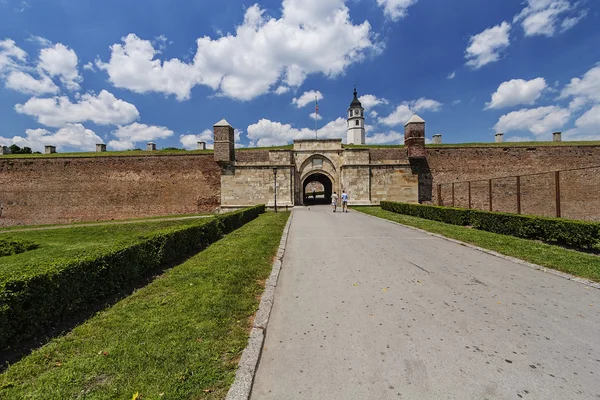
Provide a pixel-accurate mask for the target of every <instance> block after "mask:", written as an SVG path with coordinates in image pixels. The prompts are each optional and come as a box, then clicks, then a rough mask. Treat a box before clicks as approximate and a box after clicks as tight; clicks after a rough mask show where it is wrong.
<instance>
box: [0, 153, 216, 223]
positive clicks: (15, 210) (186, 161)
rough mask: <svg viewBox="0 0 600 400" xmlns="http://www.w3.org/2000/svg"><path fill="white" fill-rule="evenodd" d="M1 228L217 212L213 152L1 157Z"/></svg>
mask: <svg viewBox="0 0 600 400" xmlns="http://www.w3.org/2000/svg"><path fill="white" fill-rule="evenodd" d="M0 182H2V186H1V190H0V203H2V206H3V213H2V217H0V226H9V225H17V224H48V223H67V222H75V221H95V220H110V219H124V218H138V217H147V216H158V215H170V214H186V213H196V212H203V211H213V210H214V209H215V208H216V207H218V206H219V200H220V168H219V167H218V165H217V164H216V163H215V162H214V158H213V155H212V154H206V155H186V156H145V157H133V156H128V157H89V158H36V159H0Z"/></svg>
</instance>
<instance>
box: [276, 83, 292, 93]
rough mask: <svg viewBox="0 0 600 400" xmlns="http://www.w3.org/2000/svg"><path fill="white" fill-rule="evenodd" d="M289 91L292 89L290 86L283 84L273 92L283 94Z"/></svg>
mask: <svg viewBox="0 0 600 400" xmlns="http://www.w3.org/2000/svg"><path fill="white" fill-rule="evenodd" d="M289 91H290V88H289V87H287V86H283V85H281V86H279V87H278V88H277V89H275V90H274V91H273V92H274V93H275V94H277V95H281V94H284V93H287V92H289Z"/></svg>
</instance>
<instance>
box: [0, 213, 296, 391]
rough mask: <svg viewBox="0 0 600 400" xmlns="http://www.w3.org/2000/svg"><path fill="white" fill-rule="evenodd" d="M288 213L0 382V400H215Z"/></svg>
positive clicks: (255, 224) (222, 245) (223, 245)
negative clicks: (133, 397) (81, 399)
mask: <svg viewBox="0 0 600 400" xmlns="http://www.w3.org/2000/svg"><path fill="white" fill-rule="evenodd" d="M288 216H289V214H288V213H278V214H275V213H267V214H263V215H262V216H260V217H259V218H257V219H256V220H254V221H252V222H250V223H248V224H247V225H245V226H244V227H242V228H240V229H238V230H236V231H235V232H233V233H231V234H229V235H227V236H226V237H225V238H224V239H222V240H220V241H218V242H216V243H215V244H213V245H211V246H210V247H208V248H207V249H206V250H204V251H203V252H201V253H199V254H198V255H196V256H194V257H192V258H190V259H189V260H188V261H186V262H185V263H183V264H181V265H178V266H176V267H174V268H173V269H171V270H169V271H167V272H166V273H165V274H163V275H162V276H161V277H159V278H158V279H157V280H155V281H154V282H153V283H151V284H150V285H148V286H146V287H145V288H143V289H140V290H138V291H136V292H135V293H134V294H133V295H131V296H130V297H128V298H126V299H124V300H122V301H121V302H119V303H117V304H116V305H114V306H113V307H111V308H109V309H107V310H106V311H103V312H101V313H98V314H97V315H96V316H94V317H93V318H91V319H90V320H88V321H87V322H86V323H84V324H82V325H80V326H79V327H77V328H75V329H74V330H73V331H71V332H70V333H69V334H67V335H66V336H64V337H61V338H58V339H55V340H53V341H52V342H50V343H49V344H48V345H46V346H44V347H42V348H41V349H39V350H36V351H34V352H33V353H32V354H31V355H30V356H28V357H26V358H24V359H23V360H21V361H20V362H18V363H16V364H14V365H12V366H11V367H9V368H8V369H7V370H6V371H5V372H4V373H3V374H2V375H0V398H2V399H7V400H9V399H71V398H86V399H131V398H132V396H133V395H134V394H135V393H137V392H139V395H140V397H141V398H143V399H200V398H202V399H222V398H224V397H225V394H226V393H227V390H228V388H229V386H230V385H231V383H232V382H233V379H234V374H235V368H236V366H237V360H238V357H239V356H240V354H241V351H242V350H243V349H244V347H245V346H246V342H247V339H248V331H249V328H250V326H251V322H250V317H251V316H252V315H253V313H254V312H255V311H256V309H257V305H258V296H259V295H260V293H261V292H262V290H263V287H262V285H261V283H260V282H261V281H263V280H264V279H266V278H267V277H268V275H269V273H270V270H271V263H272V261H273V256H274V255H275V253H276V251H277V247H278V245H279V240H280V237H281V233H282V231H283V228H284V226H285V223H286V220H287V218H288Z"/></svg>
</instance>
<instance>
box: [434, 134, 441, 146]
mask: <svg viewBox="0 0 600 400" xmlns="http://www.w3.org/2000/svg"><path fill="white" fill-rule="evenodd" d="M433 144H442V135H441V134H439V133H438V134H437V135H433Z"/></svg>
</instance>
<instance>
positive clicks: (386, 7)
mask: <svg viewBox="0 0 600 400" xmlns="http://www.w3.org/2000/svg"><path fill="white" fill-rule="evenodd" d="M416 2H417V0H377V4H378V5H379V6H380V7H383V12H384V14H385V15H386V16H387V17H388V18H391V19H393V20H398V19H400V18H404V17H405V16H406V10H407V9H408V7H410V6H412V5H413V4H416Z"/></svg>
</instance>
